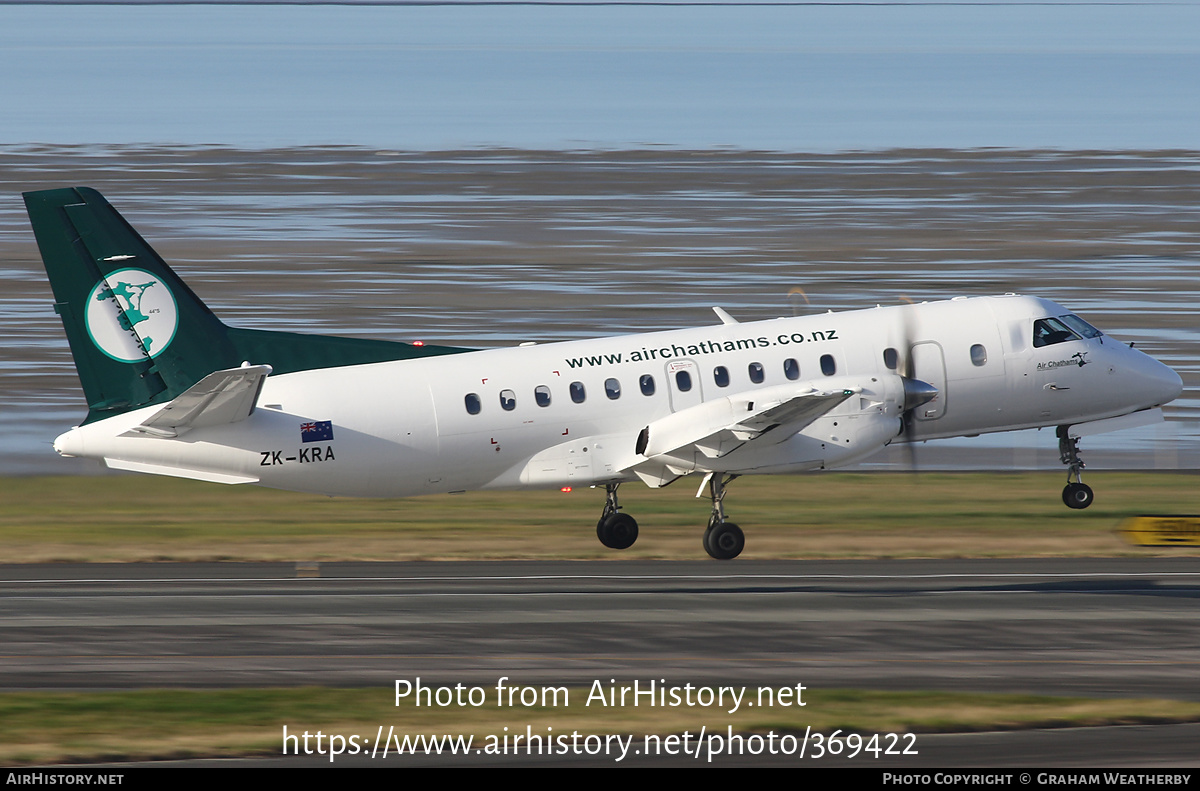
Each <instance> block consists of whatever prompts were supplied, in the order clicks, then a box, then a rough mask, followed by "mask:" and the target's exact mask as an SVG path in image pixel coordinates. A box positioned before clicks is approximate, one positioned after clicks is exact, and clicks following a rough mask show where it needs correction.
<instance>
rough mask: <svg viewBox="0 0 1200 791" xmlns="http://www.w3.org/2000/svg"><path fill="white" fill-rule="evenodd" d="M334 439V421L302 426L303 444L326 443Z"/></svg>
mask: <svg viewBox="0 0 1200 791" xmlns="http://www.w3.org/2000/svg"><path fill="white" fill-rule="evenodd" d="M331 439H333V421H332V420H318V421H316V422H315V423H301V424H300V441H301V442H325V441H326V440H331Z"/></svg>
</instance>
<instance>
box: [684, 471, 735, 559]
mask: <svg viewBox="0 0 1200 791" xmlns="http://www.w3.org/2000/svg"><path fill="white" fill-rule="evenodd" d="M737 477H738V476H736V475H730V476H729V477H728V478H726V477H725V475H724V474H723V473H714V474H713V475H712V476H711V477H710V478H709V479H708V485H709V492H710V494H709V496H710V497H711V498H712V515H711V516H709V518H708V529H706V530H705V531H704V551H705V552H707V553H708V554H709V555H711V556H712V557H714V558H716V559H717V560H733V559H734V558H736V557H737V556H738V555H740V554H742V549H744V548H745V546H746V536H745V534H744V533H742V529H741V528H740V527H738V526H737V525H735V524H734V523H733V522H726V521H725V507H724V506H723V505H722V502H723V501H724V499H725V487H726V486H728V485H729V484H730V483H733V481H734V479H735V478H737ZM701 491H703V489H701ZM696 496H697V497H699V495H696Z"/></svg>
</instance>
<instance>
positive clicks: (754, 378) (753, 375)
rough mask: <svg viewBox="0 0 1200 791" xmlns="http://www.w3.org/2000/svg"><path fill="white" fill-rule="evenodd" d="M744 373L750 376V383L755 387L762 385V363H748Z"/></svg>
mask: <svg viewBox="0 0 1200 791" xmlns="http://www.w3.org/2000/svg"><path fill="white" fill-rule="evenodd" d="M746 371H747V372H748V373H749V374H750V381H751V382H754V384H756V385H760V384H762V380H763V367H762V363H750V365H749V366H747V368H746Z"/></svg>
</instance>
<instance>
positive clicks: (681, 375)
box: [675, 371, 692, 393]
mask: <svg viewBox="0 0 1200 791" xmlns="http://www.w3.org/2000/svg"><path fill="white" fill-rule="evenodd" d="M675 386H676V387H678V388H679V392H681V393H686V392H687V391H689V390H691V389H692V375H691V374H690V373H688V372H687V371H676V372H675Z"/></svg>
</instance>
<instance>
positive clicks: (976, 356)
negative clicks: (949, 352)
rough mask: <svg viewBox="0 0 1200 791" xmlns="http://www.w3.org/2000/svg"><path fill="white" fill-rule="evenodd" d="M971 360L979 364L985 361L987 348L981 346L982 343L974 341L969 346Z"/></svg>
mask: <svg viewBox="0 0 1200 791" xmlns="http://www.w3.org/2000/svg"><path fill="white" fill-rule="evenodd" d="M971 362H972V363H973V364H974V365H980V366H981V365H984V364H986V363H987V349H985V348H983V344H982V343H976V344H975V345H973V346H972V347H971Z"/></svg>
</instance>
